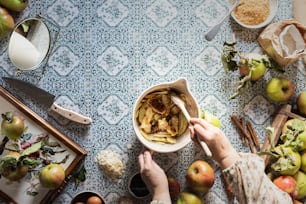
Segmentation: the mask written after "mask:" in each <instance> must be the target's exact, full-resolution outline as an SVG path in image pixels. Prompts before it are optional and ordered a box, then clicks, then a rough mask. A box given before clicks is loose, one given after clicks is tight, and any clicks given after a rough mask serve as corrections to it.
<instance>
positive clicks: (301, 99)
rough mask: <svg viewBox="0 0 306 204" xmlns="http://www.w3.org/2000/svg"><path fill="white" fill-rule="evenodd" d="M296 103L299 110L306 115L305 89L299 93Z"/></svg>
mask: <svg viewBox="0 0 306 204" xmlns="http://www.w3.org/2000/svg"><path fill="white" fill-rule="evenodd" d="M296 105H297V109H298V111H299V112H300V113H301V114H302V115H306V91H303V92H302V93H300V94H299V95H298V97H297V99H296Z"/></svg>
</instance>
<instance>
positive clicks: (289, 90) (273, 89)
mask: <svg viewBox="0 0 306 204" xmlns="http://www.w3.org/2000/svg"><path fill="white" fill-rule="evenodd" d="M266 93H267V96H268V98H269V99H270V100H272V101H274V102H285V101H288V100H289V99H290V98H291V97H292V95H293V93H294V85H293V83H292V82H291V81H290V80H289V79H287V78H272V79H271V80H270V81H269V82H268V84H267V87H266Z"/></svg>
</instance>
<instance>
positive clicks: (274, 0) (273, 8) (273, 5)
mask: <svg viewBox="0 0 306 204" xmlns="http://www.w3.org/2000/svg"><path fill="white" fill-rule="evenodd" d="M234 1H236V0H234ZM231 2H232V1H231V0H229V5H231ZM269 2H270V15H269V16H268V18H267V19H266V20H265V21H264V22H262V23H259V24H257V25H246V24H244V23H242V22H241V21H239V20H238V19H237V18H236V17H235V14H234V11H233V12H232V13H231V16H232V18H233V19H234V20H235V21H236V22H237V23H238V24H239V25H241V26H242V27H245V28H250V29H258V28H262V27H265V26H266V25H268V24H269V23H271V21H272V20H273V18H274V17H275V15H276V13H277V10H278V0H269Z"/></svg>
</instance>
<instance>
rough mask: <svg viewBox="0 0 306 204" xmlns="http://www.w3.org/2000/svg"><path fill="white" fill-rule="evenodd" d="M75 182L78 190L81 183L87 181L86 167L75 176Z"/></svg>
mask: <svg viewBox="0 0 306 204" xmlns="http://www.w3.org/2000/svg"><path fill="white" fill-rule="evenodd" d="M73 180H74V183H75V188H77V187H78V186H79V185H80V183H82V182H84V181H85V180H86V169H85V166H84V165H83V166H82V167H81V169H80V171H78V172H76V173H75V174H74V176H73Z"/></svg>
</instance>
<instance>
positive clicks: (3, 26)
mask: <svg viewBox="0 0 306 204" xmlns="http://www.w3.org/2000/svg"><path fill="white" fill-rule="evenodd" d="M14 25H15V22H14V19H13V17H12V16H11V14H9V12H8V11H7V10H6V9H5V8H2V7H0V38H3V37H6V36H7V35H8V34H9V33H10V32H11V31H12V30H13V29H14Z"/></svg>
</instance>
